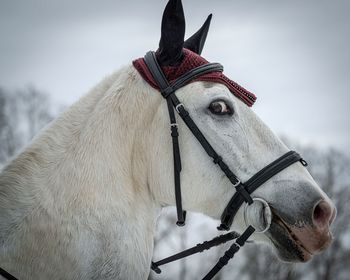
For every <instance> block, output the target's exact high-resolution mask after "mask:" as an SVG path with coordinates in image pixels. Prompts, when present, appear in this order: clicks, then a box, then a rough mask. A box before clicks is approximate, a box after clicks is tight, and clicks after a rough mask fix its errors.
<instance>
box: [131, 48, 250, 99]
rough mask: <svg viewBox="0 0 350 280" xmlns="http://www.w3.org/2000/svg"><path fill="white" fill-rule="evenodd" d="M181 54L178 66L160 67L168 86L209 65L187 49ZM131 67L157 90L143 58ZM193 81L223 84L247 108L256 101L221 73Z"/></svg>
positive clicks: (209, 74)
mask: <svg viewBox="0 0 350 280" xmlns="http://www.w3.org/2000/svg"><path fill="white" fill-rule="evenodd" d="M183 52H184V58H183V60H182V62H181V64H180V65H178V66H165V67H162V70H163V72H164V75H165V77H166V78H167V80H168V81H169V83H170V84H171V83H172V82H173V81H175V80H176V79H177V78H179V77H180V76H181V75H183V74H185V73H187V72H188V71H190V70H191V69H193V68H196V67H198V66H201V65H204V64H208V63H209V62H208V61H207V60H206V59H204V58H203V57H201V56H200V55H198V54H196V53H194V52H192V51H190V50H188V49H183ZM133 65H134V67H135V68H136V69H137V71H138V72H139V73H140V75H141V76H142V78H143V79H144V80H145V81H146V82H147V83H148V84H149V85H150V86H152V87H154V88H155V89H159V88H158V86H157V83H156V82H155V81H154V79H153V77H152V74H151V73H150V72H149V70H148V68H147V66H146V64H145V61H144V59H143V58H139V59H136V60H134V61H133ZM195 81H207V82H215V83H220V84H224V85H225V86H226V87H227V88H228V89H229V90H230V91H231V92H232V93H233V94H234V95H235V96H237V97H238V98H239V99H241V100H242V101H243V102H244V103H246V104H247V105H248V106H252V105H253V104H254V102H255V100H256V96H255V95H254V94H253V93H251V92H250V91H248V90H246V89H245V88H243V87H241V86H240V85H239V84H237V83H236V82H234V81H232V80H230V79H229V78H228V77H226V76H225V75H224V74H223V73H222V72H212V73H208V74H205V75H202V76H200V77H199V78H197V79H194V80H192V81H190V82H195Z"/></svg>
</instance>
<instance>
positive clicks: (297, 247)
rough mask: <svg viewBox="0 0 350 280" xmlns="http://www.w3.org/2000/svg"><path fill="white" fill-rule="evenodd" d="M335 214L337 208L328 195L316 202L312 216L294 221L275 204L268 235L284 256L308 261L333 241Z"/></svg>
mask: <svg viewBox="0 0 350 280" xmlns="http://www.w3.org/2000/svg"><path fill="white" fill-rule="evenodd" d="M335 216H336V208H335V207H334V205H333V204H332V203H331V202H330V201H328V200H327V199H323V200H321V201H318V202H316V203H315V205H314V207H313V208H312V211H311V218H310V217H307V218H305V219H304V220H303V219H298V220H295V221H294V222H293V223H291V222H290V220H289V219H288V221H287V219H285V218H284V217H283V215H281V214H280V213H279V211H277V210H276V209H273V208H272V223H271V226H270V230H269V232H268V234H267V236H268V237H269V238H270V240H271V241H272V243H273V244H274V245H275V247H276V249H277V251H278V255H279V257H280V258H281V259H282V260H285V261H293V262H299V261H301V262H306V261H308V260H310V259H311V258H312V257H313V255H316V254H319V253H320V252H322V251H323V250H325V249H326V248H327V247H328V246H329V245H330V244H331V242H332V239H333V237H332V233H331V231H330V226H331V224H332V222H333V221H334V219H335ZM310 221H311V222H310Z"/></svg>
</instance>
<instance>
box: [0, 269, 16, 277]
mask: <svg viewBox="0 0 350 280" xmlns="http://www.w3.org/2000/svg"><path fill="white" fill-rule="evenodd" d="M0 275H1V276H2V277H4V278H5V279H7V280H18V279H17V278H16V277H15V276H13V275H12V274H10V273H8V272H7V271H6V270H3V269H2V268H1V267H0Z"/></svg>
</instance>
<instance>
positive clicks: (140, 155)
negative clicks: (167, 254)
mask: <svg viewBox="0 0 350 280" xmlns="http://www.w3.org/2000/svg"><path fill="white" fill-rule="evenodd" d="M177 96H178V97H179V99H180V100H181V101H182V102H183V103H184V104H185V106H186V107H187V109H188V110H189V111H190V113H191V115H192V117H193V119H194V120H195V122H196V123H197V125H198V126H199V128H200V129H202V131H203V133H204V134H205V136H206V137H207V138H208V140H209V142H210V143H211V144H212V145H213V147H214V148H215V149H216V150H217V151H218V152H219V154H221V155H222V156H223V158H224V160H225V161H226V162H227V164H228V165H229V166H230V167H231V168H232V170H233V171H234V172H235V173H236V174H237V175H238V176H239V177H240V178H241V179H242V180H243V181H244V180H246V179H248V178H249V177H250V176H251V175H253V174H254V173H255V172H257V171H258V170H259V169H260V168H262V167H264V166H265V165H266V164H268V163H269V162H271V161H273V160H274V159H276V158H277V157H279V156H281V155H282V154H283V153H285V152H286V151H287V148H286V147H285V146H284V145H283V144H282V143H281V142H280V141H279V140H278V138H277V137H276V136H274V135H273V133H272V132H271V131H270V130H269V129H268V128H267V127H266V126H265V125H264V124H263V123H262V122H261V121H260V120H259V119H258V118H257V117H256V115H255V114H254V113H253V111H252V110H251V109H250V108H248V107H247V106H246V105H245V104H243V103H242V102H241V101H239V100H238V99H237V98H235V97H234V96H233V95H232V94H231V93H230V92H229V91H228V89H227V88H226V87H224V86H222V85H214V84H208V83H204V82H195V83H191V84H190V85H188V86H186V87H184V88H182V89H180V90H178V92H177ZM215 98H221V99H222V98H224V99H225V100H227V101H228V102H230V103H231V104H232V106H233V108H234V111H235V113H234V116H232V117H228V118H223V119H218V118H216V117H214V116H212V115H211V114H210V113H209V112H208V110H207V107H208V105H209V104H210V102H211V101H212V100H214V99H215ZM178 122H179V130H180V149H181V157H182V164H183V172H182V178H181V182H182V196H183V205H184V208H185V209H187V210H190V211H197V212H202V213H204V214H207V215H210V216H212V217H214V218H216V219H218V218H219V217H220V214H221V213H222V211H223V209H224V207H225V205H226V204H227V202H228V200H229V199H230V197H231V196H232V194H233V193H234V190H233V188H232V186H231V185H230V183H229V182H228V180H227V178H226V177H225V176H223V174H222V172H221V171H220V170H219V169H218V167H217V166H215V165H214V164H213V163H212V161H211V160H210V159H209V157H208V156H207V155H206V154H205V152H204V150H203V149H202V147H201V146H200V145H199V143H198V142H197V140H196V139H195V138H194V137H193V135H192V134H191V133H190V132H189V130H188V129H187V127H185V125H184V123H183V122H182V120H181V119H179V118H178ZM172 156H173V155H172V146H171V137H170V127H169V117H168V112H167V106H166V103H165V101H164V100H163V98H162V97H161V95H160V93H159V92H158V91H156V90H154V89H152V88H151V87H150V86H149V85H148V84H146V82H144V81H143V80H142V78H141V77H140V76H139V74H138V73H137V71H136V70H135V69H134V68H133V67H132V66H128V67H125V68H123V69H121V70H120V71H119V72H117V73H115V74H113V75H112V76H110V77H108V78H106V79H105V80H104V81H103V82H101V83H100V84H99V85H98V86H97V87H95V88H94V89H93V90H92V91H91V92H90V93H89V94H87V95H86V96H85V97H83V98H82V99H81V100H79V101H78V102H77V103H76V104H75V105H73V106H72V107H71V108H69V109H68V110H67V111H66V112H65V113H64V114H62V115H61V116H60V117H59V118H58V119H56V120H55V121H54V122H53V123H51V124H50V125H49V126H48V127H47V128H46V129H45V130H44V131H42V132H41V133H40V134H39V135H38V136H37V137H36V139H35V140H34V141H33V142H32V143H31V144H30V145H29V146H28V147H27V148H26V149H25V150H24V151H23V152H22V153H21V154H20V155H19V156H18V157H17V158H16V159H14V160H13V161H12V162H11V163H9V164H8V166H6V167H5V168H4V170H3V172H2V173H1V175H0V267H3V268H4V269H6V270H8V271H9V272H10V273H13V274H14V275H15V276H16V277H18V278H19V279H146V278H147V276H148V274H149V270H150V269H149V266H150V263H151V258H152V252H153V237H154V231H155V222H156V219H157V215H158V212H159V210H160V208H161V207H162V206H164V205H174V204H175V199H174V190H173V159H172ZM296 177H297V178H299V179H298V180H304V181H308V182H311V184H312V185H313V186H314V188H315V190H317V191H318V192H320V193H321V190H319V189H318V187H317V186H316V184H315V183H314V182H313V180H312V178H311V177H310V175H309V174H308V173H307V172H306V171H305V170H304V169H303V168H302V167H300V166H298V165H293V166H291V167H290V168H288V169H287V170H285V171H283V172H281V173H280V174H278V175H277V176H275V177H274V178H273V180H271V182H269V183H266V184H264V186H263V187H261V188H260V189H259V190H258V191H256V195H258V196H260V197H263V198H265V199H267V200H269V201H273V200H274V189H273V188H274V186H275V185H274V184H275V183H276V182H278V180H284V179H288V178H296ZM294 180H295V179H294ZM322 196H325V195H324V194H323V193H322ZM234 226H235V227H236V228H238V229H241V228H242V213H241V211H240V213H239V215H238V216H237V219H236V222H235V225H234Z"/></svg>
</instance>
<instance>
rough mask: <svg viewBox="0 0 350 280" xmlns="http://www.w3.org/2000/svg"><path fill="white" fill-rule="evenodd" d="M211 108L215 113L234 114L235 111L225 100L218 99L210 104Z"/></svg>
mask: <svg viewBox="0 0 350 280" xmlns="http://www.w3.org/2000/svg"><path fill="white" fill-rule="evenodd" d="M209 110H210V112H212V113H213V114H215V115H232V114H233V111H232V109H231V107H230V106H229V105H227V103H226V102H225V101H223V100H216V101H214V102H212V103H211V104H210V105H209Z"/></svg>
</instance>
